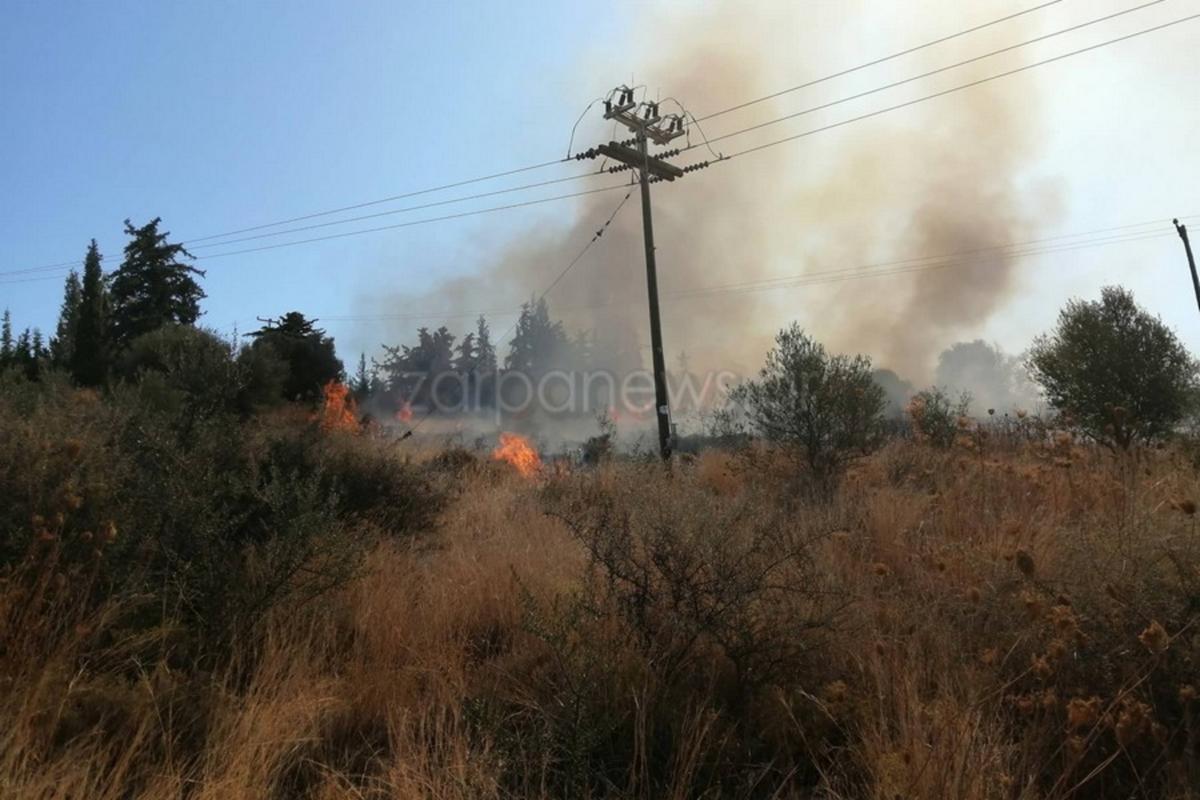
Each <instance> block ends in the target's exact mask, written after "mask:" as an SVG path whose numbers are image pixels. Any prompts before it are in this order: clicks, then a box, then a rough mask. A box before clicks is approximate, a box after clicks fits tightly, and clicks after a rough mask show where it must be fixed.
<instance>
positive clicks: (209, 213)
mask: <svg viewBox="0 0 1200 800" xmlns="http://www.w3.org/2000/svg"><path fill="white" fill-rule="evenodd" d="M614 19H615V17H614V15H613V14H610V13H604V14H595V15H590V14H585V13H582V12H581V10H580V9H578V8H576V7H575V6H574V5H573V4H569V3H543V4H537V5H533V4H522V3H512V4H510V3H495V2H469V3H466V2H456V3H397V2H384V1H383V0H379V1H378V2H354V3H346V2H324V1H322V0H315V1H309V0H306V2H302V3H295V2H253V3H245V2H203V3H200V2H195V3H188V2H178V3H177V2H168V3H158V2H142V3H132V2H113V3H99V2H65V3H42V2H25V1H24V0H16V1H15V2H14V1H13V0H8V2H6V3H5V4H4V5H3V11H2V14H0V76H3V77H0V109H3V111H2V113H0V153H3V154H4V156H3V158H0V186H3V187H4V191H3V193H2V194H0V269H4V270H10V269H20V268H24V267H28V266H40V265H42V264H50V263H56V262H59V261H66V260H69V259H71V258H75V257H81V256H82V253H83V251H84V249H85V247H86V244H87V241H88V239H89V238H90V237H95V238H96V239H97V240H98V241H99V243H100V245H101V247H102V249H103V252H104V254H105V265H106V267H107V268H110V269H111V268H113V267H115V266H116V264H117V263H118V262H119V260H120V253H119V248H120V247H121V246H122V244H123V237H122V220H123V219H125V218H126V217H129V218H131V219H132V220H133V221H134V222H135V223H139V224H140V223H142V222H144V221H146V220H147V219H148V218H151V217H153V216H161V217H162V218H163V220H164V224H165V226H166V227H167V228H168V229H169V230H170V231H171V232H172V233H173V234H174V235H175V237H177V238H182V239H187V238H191V237H198V236H204V235H207V234H209V233H214V232H220V231H225V230H230V229H233V228H238V227H243V226H246V225H253V224H256V223H261V222H268V221H272V220H276V219H280V218H286V217H290V216H293V215H298V214H304V213H307V212H310V211H315V210H319V209H324V208H329V207H335V206H340V205H343V204H350V203H355V202H359V201H363V200H367V199H373V198H377V197H382V196H389V195H393V194H396V193H398V192H403V191H405V190H410V189H416V188H423V187H426V186H430V185H435V184H440V183H444V182H447V181H452V180H457V179H460V178H469V177H473V176H475V175H478V174H481V173H484V172H490V171H493V170H495V169H497V168H500V169H503V168H505V167H508V166H520V165H524V164H527V163H530V162H533V161H541V160H545V159H546V158H547V154H553V155H558V154H560V153H561V152H563V151H565V149H566V143H567V141H566V139H567V136H566V130H569V123H567V125H568V128H567V129H564V121H565V120H568V119H569V120H573V119H574V118H575V117H576V116H577V115H578V113H579V112H580V111H581V110H582V108H583V105H584V103H585V102H586V101H585V100H581V101H579V103H578V104H577V105H576V106H575V107H571V108H565V107H563V106H562V105H561V104H560V103H559V101H558V99H557V98H558V97H560V96H570V95H571V94H576V93H580V92H581V91H582V92H583V93H584V96H590V95H594V94H596V93H597V92H598V91H599V90H600V86H601V83H600V81H597V82H596V84H595V85H591V86H586V87H585V86H576V85H573V82H574V79H575V78H576V77H577V76H575V75H573V74H570V71H566V70H564V69H562V66H563V65H565V64H575V63H576V61H577V59H578V58H579V54H580V52H581V51H584V50H587V49H589V48H595V47H600V46H603V44H604V43H605V41H606V40H607V38H608V37H609V36H610V35H611V34H612V33H613V23H612V21H613V20H614ZM606 80H607V78H606ZM568 82H571V83H572V85H570V86H567V85H566V84H567V83H568ZM588 93H590V95H589V94H588ZM514 134H516V135H514ZM553 155H552V156H551V157H553ZM499 185H503V184H499ZM487 188H495V187H493V186H491V185H489V186H488V187H487ZM494 225H495V223H491V222H489V223H486V224H485V225H483V226H470V228H471V232H472V233H473V234H475V235H487V234H486V233H484V231H486V230H487V228H489V227H492V226H494ZM465 227H467V226H466V225H464V224H462V223H450V224H444V225H430V226H423V227H421V228H418V229H414V230H412V231H403V232H396V233H394V234H389V235H386V236H380V237H361V238H357V239H347V240H342V241H340V242H336V243H330V244H327V245H317V246H309V247H298V248H288V249H283V250H277V251H272V252H266V253H257V254H254V255H253V256H252V257H251V256H247V257H244V258H243V257H239V258H231V259H225V260H219V261H213V262H212V263H211V265H210V266H209V265H200V266H205V267H206V268H208V269H209V271H208V276H207V278H206V279H205V280H204V282H203V285H204V288H205V289H206V291H207V292H208V295H209V299H208V300H207V302H206V303H205V304H204V308H205V309H206V312H207V313H206V317H205V321H206V322H207V323H208V324H210V325H213V326H215V327H219V328H228V327H229V326H230V325H231V323H232V322H233V321H234V320H237V321H238V322H239V324H240V326H241V327H242V330H246V329H247V327H248V326H250V325H252V324H253V323H254V318H255V316H256V315H273V314H278V313H281V312H283V311H286V310H288V309H291V308H299V309H302V310H304V311H305V312H308V313H311V314H334V313H344V312H346V311H347V310H348V309H349V305H350V304H351V303H352V302H353V301H354V300H355V298H356V295H355V291H356V290H357V287H356V285H355V269H356V265H359V264H362V263H364V262H367V261H371V262H373V261H374V260H375V259H376V256H377V255H378V253H379V252H380V248H381V247H386V248H387V251H388V252H389V254H391V255H393V256H396V257H398V258H399V260H402V261H403V262H404V265H405V266H404V268H403V271H402V274H397V275H395V276H394V277H395V279H396V280H397V281H398V282H404V283H422V282H428V281H430V280H432V277H433V276H432V275H431V273H430V270H431V269H435V270H436V272H437V273H438V274H442V273H446V272H453V271H456V270H467V269H470V268H471V265H470V264H466V263H461V262H458V261H457V260H456V259H455V257H454V253H455V251H456V250H457V248H458V246H459V243H460V238H461V237H462V236H463V235H464V228H465ZM496 227H500V226H496ZM201 252H202V251H200V250H198V251H197V255H200V254H201ZM60 286H61V282H60V280H45V281H29V282H22V283H3V284H0V304H2V305H4V306H7V307H10V308H11V309H12V312H13V314H14V317H15V321H16V323H17V324H18V325H20V326H24V325H26V324H32V325H40V326H42V327H43V328H49V327H52V325H53V320H54V318H55V314H56V308H57V304H58V302H59V299H60Z"/></svg>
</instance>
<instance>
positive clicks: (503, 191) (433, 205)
mask: <svg viewBox="0 0 1200 800" xmlns="http://www.w3.org/2000/svg"><path fill="white" fill-rule="evenodd" d="M602 174H603V173H601V172H585V173H583V174H580V175H568V176H567V177H565V178H552V179H551V180H548V181H539V182H537V183H527V184H525V185H523V186H513V187H511V188H508V189H497V190H496V191H493V192H481V193H479V194H472V195H467V196H465V197H452V198H450V199H448V200H438V201H436V202H433V203H422V204H420V205H415V206H405V207H404V208H396V209H392V210H391V211H380V212H377V213H375V214H364V215H362V216H358V217H349V218H348V219H337V220H333V221H331V222H319V223H316V224H314V225H305V226H303V227H299V228H287V229H285V230H281V231H271V232H270V233H259V234H256V235H254V236H246V237H243V238H240V239H227V240H225V241H223V242H211V243H209V244H200V245H191V244H190V243H187V242H185V244H187V245H188V247H189V248H190V249H192V250H200V249H203V248H206V247H224V246H226V245H231V244H239V243H241V242H250V241H255V240H258V239H266V238H269V237H272V236H286V235H287V234H289V233H300V232H302V231H311V230H316V229H318V228H328V227H330V226H332V225H345V224H346V223H349V222H362V221H363V220H368V219H378V218H379V217H388V216H392V215H395V214H404V213H406V212H409V211H421V210H423V209H427V208H437V207H439V206H447V205H453V204H455V203H464V202H467V201H468V200H480V199H483V198H485V197H495V196H496V195H501V194H508V193H509V192H520V191H524V190H526V189H537V188H540V187H542V186H551V185H554V184H558V183H567V182H569V181H578V180H582V179H584V178H595V177H598V176H600V175H602Z"/></svg>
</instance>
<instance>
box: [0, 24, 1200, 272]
mask: <svg viewBox="0 0 1200 800" xmlns="http://www.w3.org/2000/svg"><path fill="white" fill-rule="evenodd" d="M1161 2H1164V0H1154V2H1151V3H1146V4H1143V5H1141V6H1137V7H1135V8H1132V9H1128V10H1126V11H1122V12H1117V13H1115V14H1111V15H1108V16H1106V17H1101V18H1099V19H1097V20H1092V21H1090V22H1087V23H1081V24H1080V25H1076V26H1073V27H1071V28H1067V29H1064V30H1062V31H1057V32H1055V33H1051V34H1046V35H1044V36H1041V37H1037V38H1036V39H1033V40H1029V41H1027V42H1023V43H1021V44H1018V45H1012V46H1009V47H1007V48H1003V49H1002V50H997V51H993V52H992V53H989V54H986V55H983V56H977V57H975V58H972V59H968V60H966V61H963V62H959V63H957V64H953V65H950V66H947V67H943V68H940V69H939V70H934V71H932V72H930V73H925V74H923V75H920V76H915V77H913V78H909V79H906V80H904V81H900V82H897V83H893V84H889V85H888V86H885V87H881V88H880V89H874V90H871V91H868V92H864V93H860V94H859V95H854V96H852V97H849V98H844V99H843V100H839V101H835V102H833V103H829V104H826V105H824V106H819V107H817V108H812V109H807V110H805V111H801V112H797V113H796V114H791V115H788V116H786V117H781V118H779V119H776V120H770V121H767V122H764V123H759V124H757V125H754V126H751V127H749V128H745V129H742V130H739V131H734V132H731V133H728V134H724V135H722V136H719V137H717V138H716V139H713V140H711V141H720V140H722V139H728V138H731V137H733V136H737V135H741V134H743V133H747V132H750V131H753V130H757V129H759V128H762V127H764V126H766V125H770V124H775V123H777V122H781V121H784V120H786V119H791V118H794V117H796V116H799V115H801V114H806V113H811V112H812V111H815V110H818V109H819V108H825V107H828V106H830V105H834V104H836V103H840V102H846V101H848V100H851V99H856V98H858V97H862V96H865V95H867V94H872V93H875V92H878V91H882V90H883V89H886V88H893V87H895V86H897V85H900V84H902V83H907V82H911V81H913V80H917V79H919V78H922V77H928V76H929V75H932V74H936V73H937V72H942V71H945V70H948V69H953V68H955V67H957V66H962V65H964V64H967V63H971V62H973V61H977V60H979V59H982V58H987V57H989V56H992V55H996V54H998V53H1000V52H1005V51H1007V50H1011V49H1014V48H1017V47H1022V46H1026V45H1028V44H1030V43H1032V42H1035V41H1041V40H1043V39H1046V38H1049V37H1051V36H1057V35H1060V34H1062V33H1065V32H1068V31H1072V30H1077V29H1079V28H1081V27H1085V26H1087V25H1092V24H1096V23H1097V22H1100V21H1105V20H1108V19H1112V18H1113V17H1115V16H1120V15H1122V14H1127V13H1131V12H1133V11H1137V10H1140V9H1142V8H1145V7H1148V6H1150V5H1156V4H1158V3H1161ZM1031 10H1032V9H1031ZM1197 18H1200V14H1194V15H1191V16H1187V17H1183V18H1181V19H1177V20H1174V21H1172V22H1168V23H1164V24H1162V25H1157V26H1154V27H1151V28H1147V29H1144V30H1141V31H1137V32H1134V33H1130V34H1126V35H1124V36H1120V37H1117V38H1114V39H1110V40H1107V41H1104V42H1100V43H1097V44H1094V45H1090V46H1088V47H1084V48H1080V49H1077V50H1073V51H1070V52H1067V53H1063V54H1060V55H1057V56H1053V57H1050V58H1046V59H1042V60H1040V61H1036V62H1033V63H1030V64H1027V65H1024V66H1021V67H1017V68H1015V69H1012V70H1008V71H1005V72H1002V73H998V74H996V75H991V76H988V77H985V78H981V79H978V80H975V81H971V82H968V83H965V84H960V85H958V86H955V87H951V88H949V89H945V90H942V91H939V92H935V93H933V94H929V95H925V96H923V97H919V98H915V99H912V100H908V101H906V102H903V103H899V104H896V105H892V106H888V107H886V108H883V109H878V110H875V111H872V112H868V113H865V114H861V115H859V116H856V117H852V118H850V119H846V120H842V121H839V122H835V123H831V124H829V125H825V126H821V127H819V128H815V129H812V130H809V131H804V132H801V133H798V134H794V135H792V136H787V137H784V138H782V139H778V140H775V141H772V142H767V143H764V144H761V145H757V146H754V147H750V148H746V149H744V150H741V151H738V152H736V153H733V154H731V155H729V156H726V157H725V158H724V159H723V160H730V159H732V158H735V157H739V156H743V155H747V154H749V153H753V152H757V151H759V150H764V149H766V148H769V147H774V146H775V145H778V144H783V143H785V142H789V141H794V140H797V139H801V138H805V137H807V136H811V135H813V134H816V133H820V132H824V131H828V130H832V129H835V128H839V127H842V126H845V125H848V124H851V123H853V122H858V121H861V120H864V119H868V118H871V117H875V116H879V115H881V114H885V113H888V112H891V111H896V110H899V109H902V108H906V107H908V106H912V105H915V104H917V103H921V102H925V101H926V100H932V99H935V98H938V97H943V96H945V95H948V94H952V93H954V92H958V91H962V90H964V89H968V88H972V87H975V86H978V85H981V84H983V83H988V82H990V81H994V80H998V79H1000V78H1004V77H1009V76H1012V75H1015V74H1018V73H1021V72H1025V71H1028V70H1030V69H1033V68H1035V67H1039V66H1044V65H1046V64H1050V63H1054V62H1057V61H1061V60H1064V59H1067V58H1070V57H1073V56H1076V55H1080V54H1083V53H1087V52H1090V51H1092V50H1097V49H1100V48H1103V47H1107V46H1110V45H1113V44H1117V43H1119V42H1123V41H1126V40H1129V39H1133V38H1136V37H1139V36H1143V35H1146V34H1148V33H1153V32H1157V31H1160V30H1164V29H1166V28H1170V27H1173V26H1175V25H1179V24H1182V23H1184V22H1189V21H1192V20H1194V19H1197ZM698 146H700V145H690V146H689V147H687V148H684V149H685V150H686V149H693V148H695V147H698ZM564 160H565V159H560V160H558V161H553V162H543V163H542V164H535V165H530V166H529V167H522V168H519V169H517V170H508V171H506V172H503V173H493V174H492V175H488V176H483V177H481V178H475V179H470V180H468V181H459V182H457V183H455V184H446V185H444V186H441V187H434V188H431V189H425V190H420V191H418V192H410V193H407V194H404V195H395V196H393V197H392V198H384V199H381V200H377V201H370V202H368V203H360V204H356V205H355V206H345V207H343V208H341V209H335V210H331V211H329V212H318V213H316V214H310V215H305V216H304V217H294V218H292V219H291V220H288V221H299V220H302V219H311V218H313V217H317V216H323V215H325V214H326V213H337V212H338V211H344V210H349V209H352V208H362V207H365V206H368V205H374V204H377V203H381V202H388V201H390V200H393V199H399V198H402V197H408V196H414V195H418V194H425V193H429V192H433V191H438V190H441V189H445V188H450V187H452V186H460V185H465V184H468V183H475V182H478V181H482V180H488V179H491V178H494V177H500V176H503V175H509V174H514V173H517V172H524V171H528V170H531V169H537V168H540V167H544V166H548V165H550V164H554V163H561V162H562V161H564ZM590 175H591V173H589V174H585V175H581V176H574V177H570V178H565V179H561V180H575V179H579V178H582V177H589V176H590ZM554 182H558V181H550V182H547V183H554ZM536 185H545V183H543V184H531V185H530V186H536ZM520 188H528V187H516V188H514V189H513V191H516V190H518V189H520ZM617 188H621V187H620V185H615V186H609V187H603V188H600V189H593V190H588V191H583V192H574V193H570V194H565V195H557V196H554V197H549V198H541V199H538V200H532V201H527V202H523V203H513V204H508V205H504V206H498V207H493V208H486V209H478V210H475V211H469V212H463V213H461V214H452V215H445V216H441V217H434V218H428V219H423V220H414V221H413V222H408V223H401V224H397V225H387V226H379V227H375V228H368V229H363V230H358V231H349V232H345V233H340V234H334V235H331V236H322V237H312V238H309V239H302V240H298V241H294V242H282V243H279V244H274V245H268V246H263V247H256V248H246V249H242V250H236V251H232V252H228V253H218V254H213V255H209V256H204V257H203V258H207V259H212V258H219V257H225V256H233V255H241V254H245V253H251V252H259V251H262V250H271V249H276V248H280V247H291V246H295V245H300V244H308V243H312V242H319V241H326V240H330V239H336V238H344V237H347V236H358V235H362V234H366V233H374V232H378V231H384V230H393V229H397V228H404V227H411V226H414V225H421V224H427V223H432V222H439V221H444V220H449V219H458V218H462V217H467V216H473V215H476V214H484V213H490V212H493V211H500V210H506V209H511V208H519V207H523V206H529V205H536V204H540V203H545V202H550V201H552V200H558V199H566V198H571V197H578V196H581V195H586V194H593V193H597V192H603V191H611V190H613V189H617ZM485 194H492V193H485ZM463 199H471V198H463ZM431 205H436V204H431ZM285 222H287V221H281V222H279V223H270V224H266V225H261V226H254V227H252V228H242V229H239V231H231V232H228V233H226V234H220V235H230V234H232V233H236V232H245V231H250V230H258V229H262V228H266V227H272V226H273V225H276V224H284V223H285ZM217 236H218V235H216V234H214V235H213V236H210V237H201V239H204V238H209V239H211V238H216V237H217ZM189 241H190V242H195V241H200V240H199V239H192V240H189ZM77 263H78V262H77V261H68V262H61V263H59V264H51V265H44V266H42V267H32V268H27V269H23V270H12V271H9V272H3V273H0V275H18V274H20V275H28V274H31V273H36V272H39V271H42V270H61V269H63V268H66V267H71V266H75V265H76V264H77ZM57 277H59V276H47V277H29V278H24V279H18V280H0V283H23V282H30V281H36V280H49V279H54V278H57Z"/></svg>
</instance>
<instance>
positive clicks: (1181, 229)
mask: <svg viewBox="0 0 1200 800" xmlns="http://www.w3.org/2000/svg"><path fill="white" fill-rule="evenodd" d="M1171 221H1172V222H1174V223H1175V230H1176V231H1177V232H1178V233H1179V238H1180V239H1183V249H1184V252H1186V253H1187V260H1188V268H1189V269H1191V271H1192V288H1193V289H1195V290H1196V307H1197V308H1200V277H1197V275H1196V257H1195V256H1193V255H1192V243H1191V242H1190V241H1188V232H1187V225H1182V224H1180V222H1179V220H1177V219H1175V220H1171Z"/></svg>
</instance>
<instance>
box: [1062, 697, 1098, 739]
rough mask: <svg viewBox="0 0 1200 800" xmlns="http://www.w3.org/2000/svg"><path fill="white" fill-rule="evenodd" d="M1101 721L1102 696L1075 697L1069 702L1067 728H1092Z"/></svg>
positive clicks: (1074, 729) (1075, 729)
mask: <svg viewBox="0 0 1200 800" xmlns="http://www.w3.org/2000/svg"><path fill="white" fill-rule="evenodd" d="M1099 721H1100V698H1099V697H1094V696H1093V697H1090V698H1088V699H1087V700H1084V699H1083V698H1081V697H1073V698H1071V700H1070V701H1069V702H1068V703H1067V728H1068V729H1069V730H1073V731H1078V730H1082V729H1084V728H1091V727H1092V726H1094V725H1095V724H1096V723H1097V722H1099Z"/></svg>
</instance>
